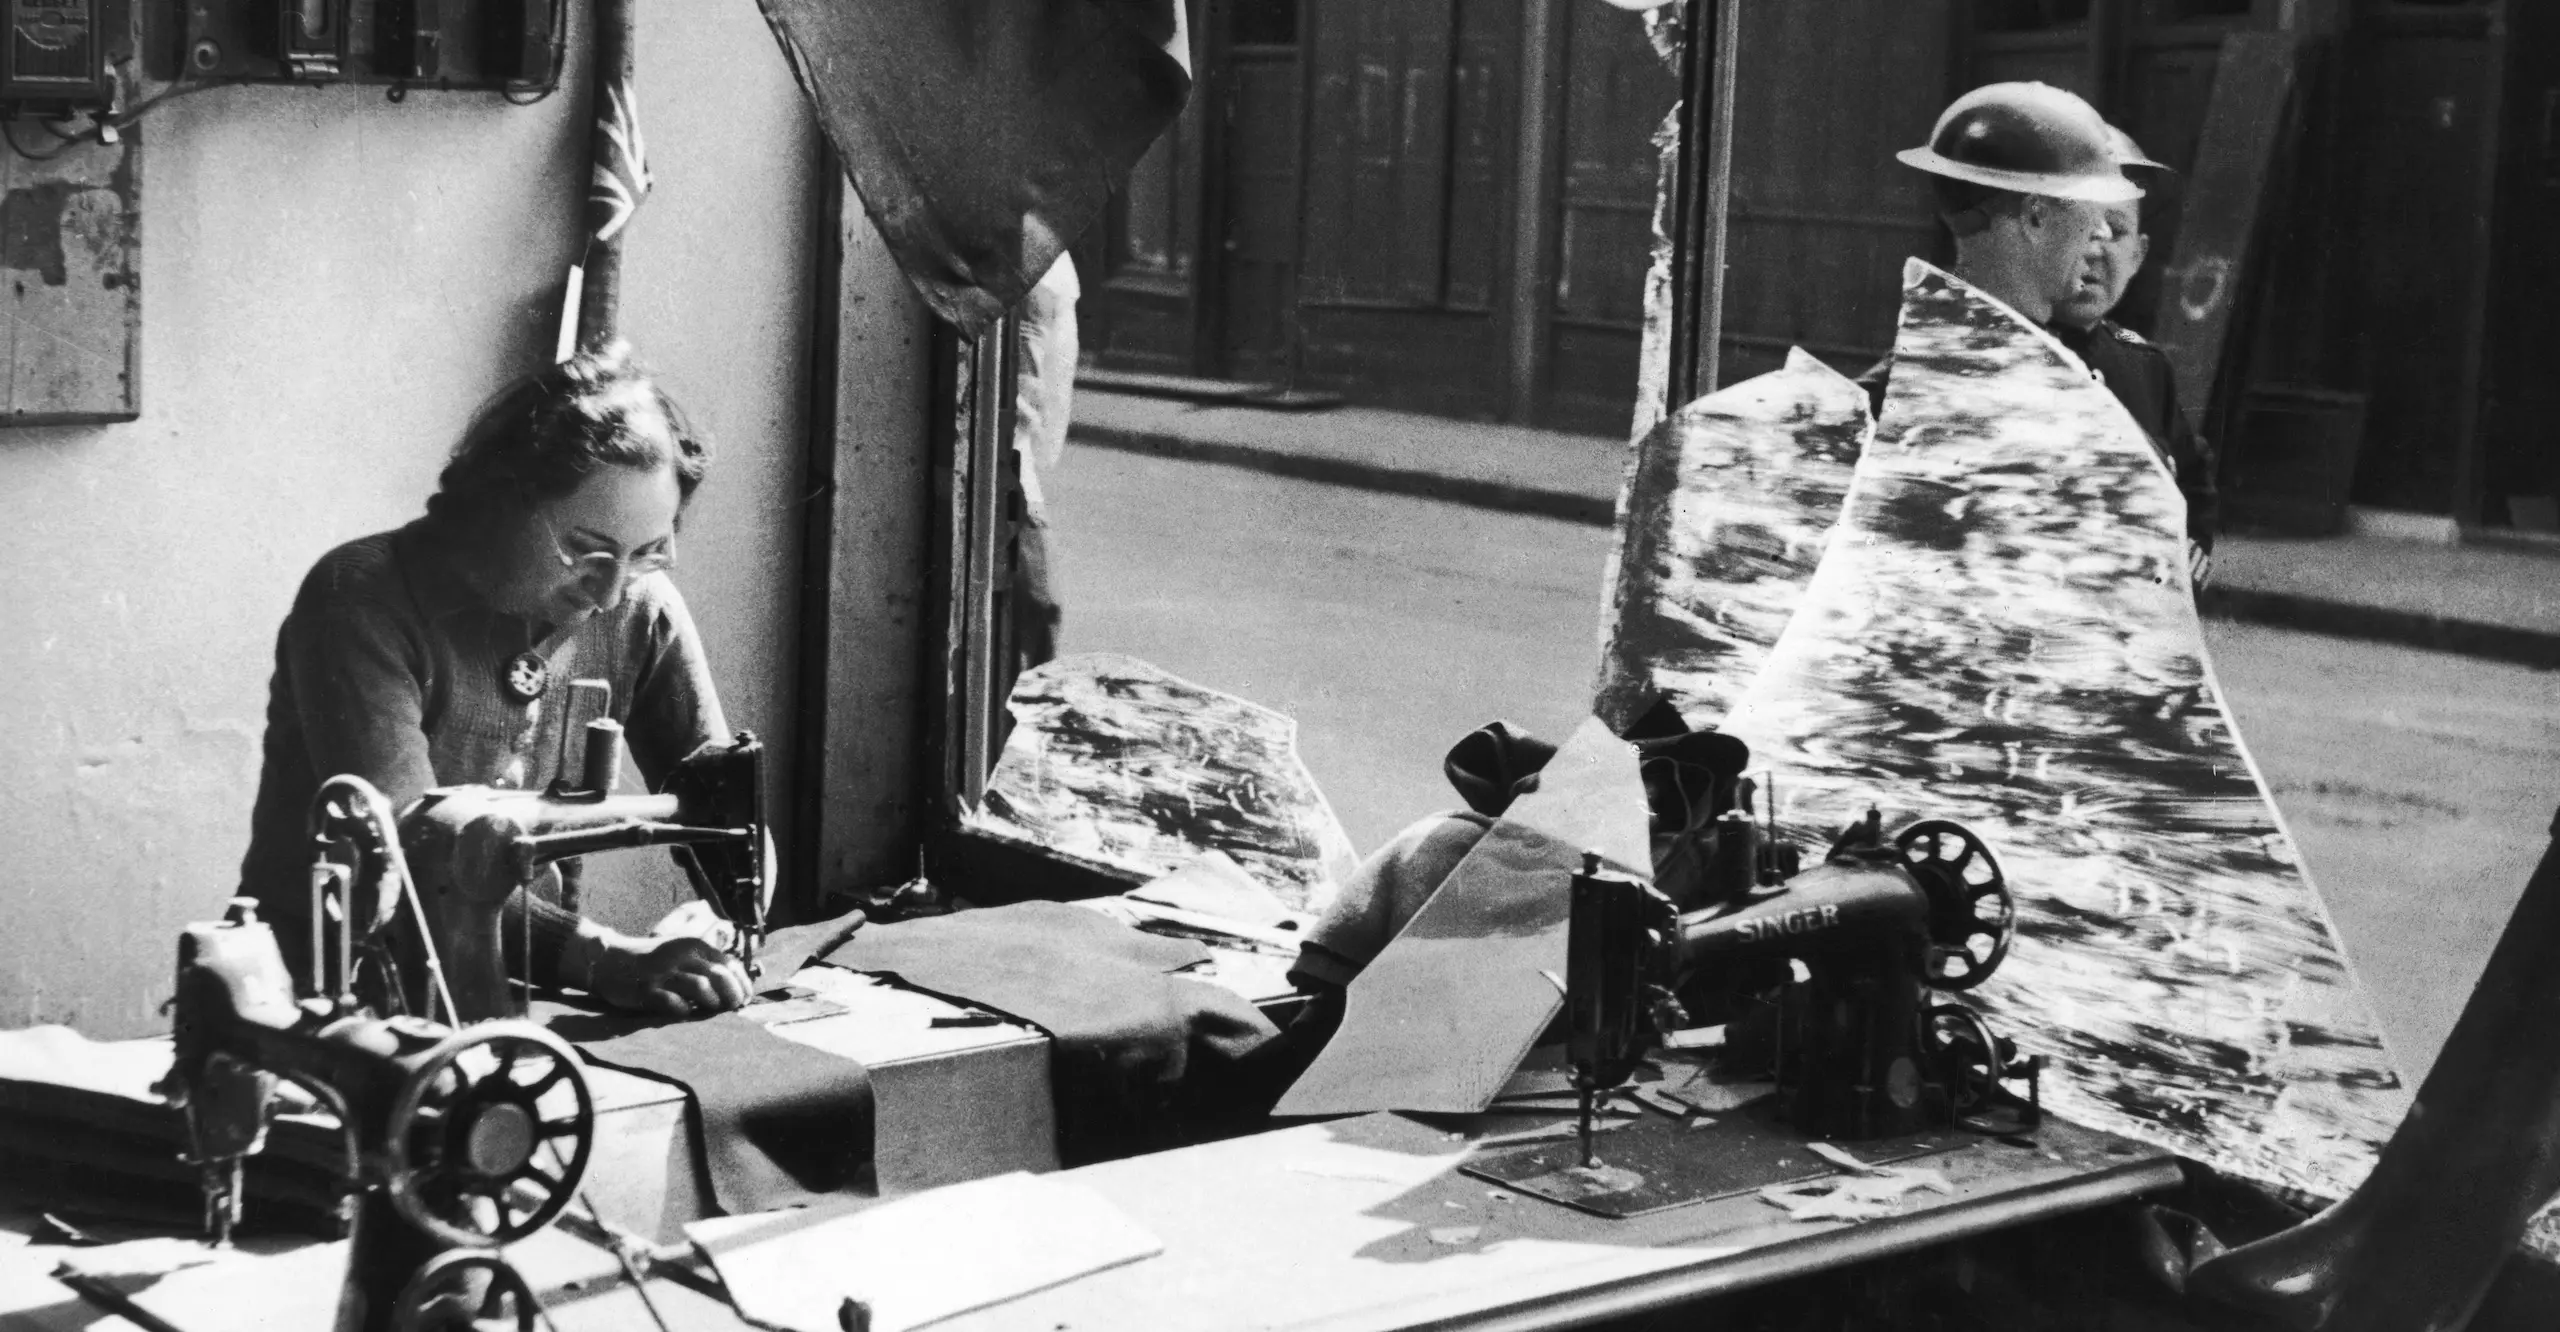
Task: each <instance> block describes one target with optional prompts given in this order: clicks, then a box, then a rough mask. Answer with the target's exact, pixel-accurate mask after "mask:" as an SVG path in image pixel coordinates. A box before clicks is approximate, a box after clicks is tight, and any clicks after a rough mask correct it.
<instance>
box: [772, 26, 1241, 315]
mask: <svg viewBox="0 0 2560 1332" xmlns="http://www.w3.org/2000/svg"><path fill="white" fill-rule="evenodd" d="M758 5H759V7H760V8H762V9H763V11H764V16H765V21H766V22H767V23H769V24H771V25H772V28H773V32H774V36H775V38H776V39H777V40H779V41H780V42H781V43H782V48H783V51H784V53H785V54H786V55H787V56H788V57H789V59H790V61H791V67H792V72H793V73H794V74H795V75H796V76H797V77H798V78H799V80H800V88H801V91H802V92H804V93H806V94H807V95H808V98H809V101H810V103H811V105H812V106H813V107H814V108H815V109H816V111H817V116H818V124H819V125H820V127H821V128H823V129H824V130H825V131H826V135H827V140H828V142H830V143H832V144H833V145H835V150H836V154H837V156H839V157H841V158H842V159H843V160H844V167H845V173H846V175H848V176H849V177H851V179H852V181H853V186H854V189H855V191H856V192H857V193H859V194H860V195H861V196H862V206H863V211H865V212H867V213H869V214H870V215H871V221H872V222H873V224H874V225H876V226H878V227H879V229H880V236H881V239H883V240H884V241H886V242H887V243H888V246H889V252H890V253H891V254H893V255H895V256H896V257H897V260H898V266H899V267H900V268H902V269H904V270H905V271H906V274H907V280H908V281H910V282H912V283H914V284H915V287H916V290H917V291H918V292H920V293H922V294H923V296H924V299H925V303H926V304H927V305H930V306H931V307H933V311H934V313H935V314H937V315H940V316H941V317H942V318H944V319H946V320H949V321H950V322H951V323H953V324H954V325H956V326H958V327H959V328H961V329H962V330H963V331H965V332H968V333H971V334H975V333H977V332H979V331H981V330H983V329H984V328H985V327H986V326H987V325H989V324H991V323H993V322H994V321H995V320H998V319H1001V318H1003V317H1004V313H1005V312H1006V311H1007V310H1010V309H1012V308H1013V306H1014V304H1015V303H1016V302H1018V301H1020V300H1021V299H1022V297H1023V295H1024V293H1026V292H1028V291H1030V290H1031V288H1032V285H1033V284H1034V283H1036V282H1038V281H1039V280H1040V278H1041V276H1042V275H1043V274H1045V273H1047V272H1048V271H1049V269H1050V267H1051V265H1053V264H1055V263H1056V262H1057V259H1058V256H1059V255H1060V254H1063V253H1065V252H1066V250H1067V249H1068V247H1070V246H1072V245H1073V244H1074V243H1075V241H1076V238H1077V237H1078V236H1080V235H1082V234H1083V233H1084V231H1085V229H1086V228H1087V227H1089V226H1091V225H1092V224H1093V222H1094V221H1095V219H1097V218H1099V217H1101V216H1102V210H1103V206H1104V204H1105V203H1106V202H1108V200H1109V198H1110V195H1111V192H1112V190H1114V189H1116V188H1118V186H1119V185H1120V184H1121V183H1122V182H1123V181H1125V180H1126V179H1127V178H1128V175H1129V168H1130V167H1132V166H1134V165H1136V164H1137V161H1138V158H1139V156H1140V155H1141V154H1143V153H1145V152H1146V150H1147V147H1148V145H1150V144H1152V143H1154V142H1155V140H1156V137H1157V136H1158V135H1160V134H1162V133H1163V132H1164V131H1165V130H1166V129H1167V128H1168V127H1170V126H1171V125H1172V124H1173V122H1174V118H1175V117H1176V116H1178V115H1180V114H1181V112H1182V104H1183V102H1184V101H1185V100H1186V99H1187V98H1189V96H1190V95H1191V36H1190V29H1189V24H1188V19H1187V17H1186V15H1185V13H1184V8H1185V6H1184V5H1183V3H1182V0H758Z"/></svg>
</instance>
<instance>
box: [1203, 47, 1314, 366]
mask: <svg viewBox="0 0 2560 1332" xmlns="http://www.w3.org/2000/svg"><path fill="white" fill-rule="evenodd" d="M1226 10H1227V28H1226V34H1225V35H1226V42H1225V48H1224V57H1223V59H1222V61H1221V62H1220V63H1221V69H1220V86H1219V88H1218V89H1217V92H1216V97H1217V100H1218V109H1219V134H1220V135H1221V137H1222V143H1221V145H1220V148H1221V151H1220V152H1219V154H1218V158H1217V160H1218V163H1219V171H1218V175H1219V177H1220V180H1219V186H1218V199H1219V208H1218V223H1217V225H1218V231H1219V234H1220V242H1219V248H1218V256H1217V263H1218V275H1217V278H1218V280H1217V286H1216V291H1217V293H1218V296H1217V302H1218V308H1217V310H1216V312H1215V322H1216V325H1217V330H1218V332H1217V350H1218V359H1219V362H1220V372H1221V373H1222V374H1224V375H1226V376H1227V377H1229V378H1233V379H1245V380H1254V381H1259V382H1266V383H1277V382H1282V381H1285V380H1287V379H1289V378H1290V376H1291V371H1292V369H1293V363H1294V360H1295V357H1294V355H1293V347H1292V344H1293V342H1294V338H1295V332H1296V328H1297V319H1296V317H1295V309H1294V307H1295V304H1296V301H1297V276H1298V158H1299V152H1298V134H1299V127H1300V123H1301V119H1302V115H1301V112H1302V103H1301V100H1300V97H1299V86H1300V80H1301V77H1302V73H1301V69H1300V66H1299V63H1298V2H1297V0H1235V3H1234V4H1232V5H1229V6H1227V7H1226Z"/></svg>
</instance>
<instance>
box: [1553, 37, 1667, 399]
mask: <svg viewBox="0 0 2560 1332" xmlns="http://www.w3.org/2000/svg"><path fill="white" fill-rule="evenodd" d="M1563 8H1564V22H1563V23H1562V24H1561V25H1560V26H1561V27H1562V28H1563V30H1564V43H1565V49H1564V62H1563V66H1564V71H1565V79H1564V82H1565V95H1564V99H1563V110H1564V126H1563V145H1564V146H1563V154H1562V158H1561V164H1560V165H1561V178H1560V180H1559V181H1558V184H1557V189H1556V195H1555V197H1556V206H1557V213H1558V216H1557V221H1556V225H1555V229H1554V232H1553V234H1554V235H1555V237H1556V256H1555V286H1554V289H1553V292H1552V294H1551V297H1550V299H1549V300H1548V302H1547V309H1548V311H1549V313H1548V316H1547V355H1546V363H1547V366H1548V370H1547V380H1548V382H1547V384H1546V386H1545V390H1546V391H1545V401H1546V412H1545V415H1546V419H1547V420H1548V422H1550V423H1552V424H1555V425H1559V426H1563V427H1566V428H1569V429H1574V428H1578V429H1587V430H1593V431H1598V432H1602V433H1607V434H1618V433H1623V432H1624V431H1625V430H1626V429H1627V422H1628V418H1629V416H1630V414H1631V413H1632V411H1633V404H1634V402H1635V396H1636V356H1637V352H1638V350H1639V346H1640V344H1641V343H1642V341H1643V336H1644V284H1645V274H1646V271H1647V270H1648V269H1649V268H1650V267H1651V266H1652V263H1653V210H1654V199H1655V193H1656V190H1657V189H1658V188H1659V185H1660V177H1661V163H1662V155H1661V151H1660V150H1659V149H1658V148H1656V147H1655V145H1654V135H1655V132H1656V131H1657V130H1658V129H1660V127H1661V125H1662V122H1663V117H1664V116H1665V115H1667V114H1669V113H1670V111H1671V108H1672V106H1673V104H1675V103H1676V102H1678V101H1679V99H1680V80H1679V75H1678V73H1677V71H1676V70H1675V69H1674V68H1673V67H1671V66H1670V65H1668V64H1666V63H1665V62H1664V61H1663V59H1662V57H1661V56H1659V55H1657V54H1656V53H1655V52H1654V49H1653V45H1652V43H1651V42H1650V41H1649V40H1648V39H1647V38H1646V36H1645V25H1644V22H1643V20H1642V19H1641V18H1640V17H1639V16H1637V15H1635V14H1629V13H1626V12H1623V11H1621V10H1618V9H1615V8H1612V7H1610V6H1607V5H1602V4H1596V3H1593V2H1592V0H1565V3H1564V6H1563Z"/></svg>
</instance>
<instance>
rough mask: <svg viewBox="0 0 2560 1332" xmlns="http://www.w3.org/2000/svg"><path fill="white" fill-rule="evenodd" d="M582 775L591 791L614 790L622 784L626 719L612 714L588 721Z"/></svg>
mask: <svg viewBox="0 0 2560 1332" xmlns="http://www.w3.org/2000/svg"><path fill="white" fill-rule="evenodd" d="M579 776H580V782H581V784H582V785H584V786H585V787H586V788H587V789H588V790H590V791H601V792H607V793H610V792H611V791H612V790H613V788H615V787H617V786H620V785H621V784H622V723H620V722H618V721H615V720H614V719H613V718H611V717H598V718H596V719H595V720H594V721H591V722H588V723H587V757H586V764H585V766H584V767H582V768H581V769H580V770H579Z"/></svg>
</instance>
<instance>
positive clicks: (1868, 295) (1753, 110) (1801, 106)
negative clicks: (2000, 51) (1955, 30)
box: [1721, 0, 1953, 384]
mask: <svg viewBox="0 0 2560 1332" xmlns="http://www.w3.org/2000/svg"><path fill="white" fill-rule="evenodd" d="M1952 26H1953V20H1952V17H1951V16H1950V14H1949V12H1948V6H1947V5H1946V4H1945V3H1939V2H1935V0H1932V2H1928V3H1922V2H1921V0H1840V2H1839V3H1832V4H1822V5H1806V4H1785V3H1773V2H1771V0H1748V2H1747V3H1745V4H1744V5H1743V6H1742V23H1741V32H1740V34H1739V36H1738V40H1739V41H1740V43H1741V46H1740V49H1739V52H1738V56H1739V59H1740V62H1741V76H1740V78H1739V79H1738V80H1737V81H1736V85H1735V88H1734V114H1733V121H1734V134H1733V191H1732V204H1731V211H1730V218H1729V222H1728V228H1729V234H1728V239H1727V242H1726V254H1727V262H1726V268H1725V288H1724V330H1725V331H1724V339H1723V346H1722V348H1721V361H1722V378H1723V380H1724V382H1726V383H1728V384H1730V383H1733V382H1735V381H1737V380H1741V379H1745V378H1748V377H1750V376H1752V375H1756V374H1759V373H1761V372H1763V371H1766V370H1772V369H1775V368H1777V366H1778V365H1779V363H1780V362H1782V361H1783V360H1785V358H1786V354H1787V349H1788V348H1789V347H1802V348H1804V349H1805V350H1806V351H1809V352H1812V353H1813V354H1815V355H1817V356H1820V357H1822V358H1823V359H1825V360H1827V361H1829V362H1830V363H1831V364H1832V365H1834V366H1837V367H1839V368H1840V369H1843V370H1846V371H1848V372H1849V373H1852V374H1855V373H1856V372H1858V371H1860V370H1863V369H1865V368H1866V367H1867V366H1868V365H1870V364H1872V363H1874V361H1875V360H1876V359H1877V358H1879V357H1881V356H1883V355H1884V354H1885V352H1886V351H1887V350H1888V349H1889V348H1890V347H1891V346H1892V342H1893V324H1894V318H1895V315H1896V312H1897V311H1898V310H1899V309H1900V308H1901V303H1902V261H1903V260H1904V259H1905V258H1906V257H1909V256H1912V255H1920V256H1923V257H1927V256H1929V255H1931V253H1932V251H1933V248H1934V246H1935V238H1936V236H1937V234H1938V230H1939V228H1938V224H1937V221H1936V219H1935V216H1934V215H1933V213H1932V212H1931V210H1930V203H1929V196H1928V191H1927V189H1926V188H1925V186H1924V184H1923V178H1922V176H1921V175H1920V173H1918V172H1916V171H1913V170H1911V169H1910V168H1909V167H1906V166H1903V165H1902V164H1901V163H1899V162H1897V161H1895V160H1894V156H1893V155H1894V153H1895V151H1896V150H1898V149H1902V148H1908V147H1910V146H1912V145H1913V144H1916V143H1920V142H1922V141H1924V140H1925V139H1927V138H1928V135H1929V126H1930V125H1931V124H1932V123H1934V122H1935V121H1936V119H1937V117H1938V112H1939V111H1940V110H1942V109H1944V107H1945V105H1946V101H1947V97H1948V91H1949V82H1950V69H1949V50H1948V40H1949V32H1950V30H1951V28H1952Z"/></svg>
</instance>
